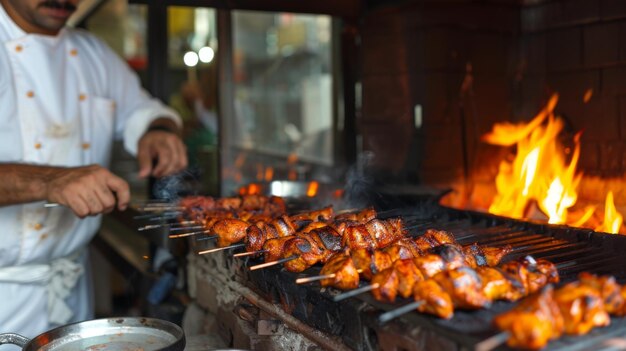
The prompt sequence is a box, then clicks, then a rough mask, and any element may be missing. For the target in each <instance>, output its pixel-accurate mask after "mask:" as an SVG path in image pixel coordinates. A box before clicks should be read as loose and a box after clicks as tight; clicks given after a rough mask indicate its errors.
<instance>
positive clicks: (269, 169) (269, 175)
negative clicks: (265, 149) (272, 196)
mask: <svg viewBox="0 0 626 351" xmlns="http://www.w3.org/2000/svg"><path fill="white" fill-rule="evenodd" d="M272 179H274V168H272V167H267V168H266V169H265V181H266V182H269V181H271V180H272Z"/></svg>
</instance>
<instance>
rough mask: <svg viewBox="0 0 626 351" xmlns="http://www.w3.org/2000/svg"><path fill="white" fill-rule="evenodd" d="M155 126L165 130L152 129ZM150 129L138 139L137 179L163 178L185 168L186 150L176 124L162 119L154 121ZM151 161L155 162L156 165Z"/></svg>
mask: <svg viewBox="0 0 626 351" xmlns="http://www.w3.org/2000/svg"><path fill="white" fill-rule="evenodd" d="M155 126H158V127H157V128H159V127H162V128H163V129H165V130H161V129H157V128H153V127H155ZM151 128H153V129H150V128H149V129H148V131H147V132H146V133H145V134H144V135H143V136H142V137H141V139H139V148H138V151H137V160H138V161H139V177H140V178H145V177H147V176H150V175H152V176H154V177H164V176H168V175H172V174H174V173H178V172H180V171H182V170H184V169H185V168H187V148H186V147H185V144H183V141H182V140H181V138H180V136H179V133H178V127H177V126H176V124H175V123H174V122H173V121H172V120H171V119H164V118H162V119H157V120H156V121H154V122H153V123H152V124H151ZM153 160H156V165H154V164H153Z"/></svg>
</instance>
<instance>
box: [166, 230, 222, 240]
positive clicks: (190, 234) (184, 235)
mask: <svg viewBox="0 0 626 351" xmlns="http://www.w3.org/2000/svg"><path fill="white" fill-rule="evenodd" d="M208 232H210V230H202V231H199V232H191V233H181V234H170V235H169V236H168V237H169V238H170V239H176V238H184V237H187V236H192V235H198V234H206V233H208ZM212 236H213V237H216V238H217V235H212Z"/></svg>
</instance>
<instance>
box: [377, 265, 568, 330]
mask: <svg viewBox="0 0 626 351" xmlns="http://www.w3.org/2000/svg"><path fill="white" fill-rule="evenodd" d="M507 264H509V265H516V266H518V267H525V269H526V271H529V272H533V273H534V274H536V275H545V276H547V277H549V278H548V279H545V280H542V281H545V282H546V284H549V283H556V282H558V280H559V277H558V273H557V269H556V266H554V265H553V264H551V263H550V262H548V261H545V260H537V261H535V260H534V259H532V258H528V257H526V258H523V259H521V260H516V261H512V262H509V263H507ZM539 265H541V267H542V268H541V270H540V269H539V267H538V266H539ZM526 278H527V279H529V280H518V278H517V277H513V276H510V275H508V274H506V272H504V270H502V269H499V268H498V267H486V266H482V267H478V268H476V269H472V268H470V267H467V266H463V267H459V268H456V269H451V270H445V271H442V272H439V273H437V274H436V275H434V276H433V277H431V278H428V279H424V280H421V281H416V282H415V283H414V284H413V286H412V295H413V299H414V300H415V302H413V303H411V304H409V305H407V306H403V307H400V308H399V309H397V310H392V311H389V312H386V313H384V314H382V315H381V316H380V317H379V320H380V321H381V322H383V323H384V322H386V321H388V320H390V319H392V318H395V317H397V316H399V315H401V314H403V313H406V312H409V311H411V310H412V309H417V310H418V311H420V312H425V313H429V314H433V315H436V316H438V317H440V318H444V319H449V318H451V317H452V315H453V314H454V309H455V308H458V309H477V308H482V307H487V306H489V305H490V304H491V302H492V301H495V300H509V301H511V300H514V299H519V298H521V297H522V296H524V295H523V294H524V293H528V292H534V291H532V290H531V287H537V288H538V286H537V285H536V284H531V281H530V279H531V277H530V275H527V276H526ZM374 296H375V297H376V295H374ZM409 306H411V307H413V308H409Z"/></svg>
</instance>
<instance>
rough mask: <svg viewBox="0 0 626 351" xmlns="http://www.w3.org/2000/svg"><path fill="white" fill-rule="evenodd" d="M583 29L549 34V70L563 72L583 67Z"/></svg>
mask: <svg viewBox="0 0 626 351" xmlns="http://www.w3.org/2000/svg"><path fill="white" fill-rule="evenodd" d="M581 33H582V29H580V28H578V27H573V28H566V29H559V30H555V31H552V32H550V33H548V52H547V54H548V70H550V71H561V70H567V69H574V68H580V67H581V66H582V40H581V39H582V35H581Z"/></svg>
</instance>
